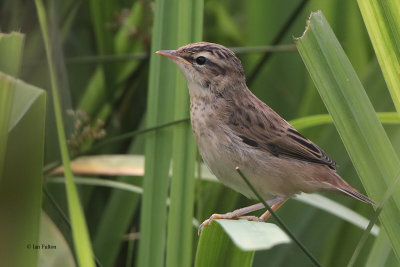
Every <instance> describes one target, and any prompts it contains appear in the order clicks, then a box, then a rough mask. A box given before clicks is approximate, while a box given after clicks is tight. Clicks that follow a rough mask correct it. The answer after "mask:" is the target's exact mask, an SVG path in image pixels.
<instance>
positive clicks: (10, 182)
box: [0, 73, 46, 266]
mask: <svg viewBox="0 0 400 267" xmlns="http://www.w3.org/2000/svg"><path fill="white" fill-rule="evenodd" d="M4 80H7V81H8V82H9V83H12V84H14V87H13V88H8V89H9V90H13V91H15V92H14V93H13V94H14V96H15V97H14V98H13V99H12V100H11V101H12V102H11V106H12V111H11V112H9V113H8V114H0V116H1V117H3V116H9V117H10V120H9V122H10V125H11V127H10V128H7V130H8V138H7V143H6V144H5V150H4V168H3V169H1V170H0V177H1V179H0V181H1V183H0V218H1V219H0V236H1V238H0V258H1V264H2V265H4V266H35V265H36V263H37V255H38V251H37V250H34V249H33V248H32V245H33V244H37V243H38V239H39V229H40V213H41V201H42V179H43V175H42V167H43V157H44V123H45V114H46V113H45V110H46V94H45V92H44V91H43V90H41V89H39V88H36V87H34V86H31V85H28V84H26V83H24V82H22V81H20V80H17V79H15V78H13V77H10V76H7V75H5V74H3V73H0V81H4ZM0 90H4V88H2V87H0ZM20 96H29V99H28V97H20ZM0 97H1V94H0ZM0 102H1V101H0ZM22 106H23V107H24V108H20V107H22ZM10 125H9V126H10ZM27 133H29V134H27Z"/></svg>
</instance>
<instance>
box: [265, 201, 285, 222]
mask: <svg viewBox="0 0 400 267" xmlns="http://www.w3.org/2000/svg"><path fill="white" fill-rule="evenodd" d="M286 200H287V199H285V200H283V201H281V202H279V203H276V204H274V205H272V206H271V209H272V210H273V211H276V210H277V209H279V208H280V207H281V206H282V205H283V204H284V203H285V202H286ZM269 217H271V213H270V212H269V211H268V210H267V211H266V212H264V213H263V215H261V216H260V218H259V220H260V221H263V222H266V221H267V220H268V219H269Z"/></svg>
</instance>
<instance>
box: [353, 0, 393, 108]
mask: <svg viewBox="0 0 400 267" xmlns="http://www.w3.org/2000/svg"><path fill="white" fill-rule="evenodd" d="M357 2H358V6H359V7H360V11H361V14H362V16H363V19H364V22H365V26H366V27H367V30H368V34H369V37H370V39H371V41H372V45H373V46H374V50H375V53H376V57H377V58H378V61H379V65H380V66H381V69H382V73H383V76H384V77H385V81H386V84H387V86H388V88H389V92H390V94H391V96H392V99H393V103H394V105H395V107H396V110H397V112H398V113H399V114H400V75H399V73H400V16H399V14H400V1H398V0H368V1H365V0H358V1H357Z"/></svg>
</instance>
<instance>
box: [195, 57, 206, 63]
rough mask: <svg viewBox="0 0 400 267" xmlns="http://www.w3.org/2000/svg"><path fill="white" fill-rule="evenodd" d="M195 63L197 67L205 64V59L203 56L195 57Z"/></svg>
mask: <svg viewBox="0 0 400 267" xmlns="http://www.w3.org/2000/svg"><path fill="white" fill-rule="evenodd" d="M196 63H197V64H199V65H204V63H206V58H205V57H203V56H200V57H197V58H196Z"/></svg>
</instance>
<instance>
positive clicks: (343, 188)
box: [328, 171, 376, 206]
mask: <svg viewBox="0 0 400 267" xmlns="http://www.w3.org/2000/svg"><path fill="white" fill-rule="evenodd" d="M329 178H330V179H329V181H328V183H329V184H330V187H331V189H335V190H338V191H340V192H342V193H344V194H346V195H348V196H351V197H353V198H355V199H358V200H360V201H362V202H365V203H369V204H372V205H374V206H376V203H375V202H374V201H373V200H372V199H370V198H368V197H366V196H364V195H363V194H361V193H360V192H358V191H357V189H355V188H354V187H352V186H351V185H350V184H349V183H348V182H346V181H345V180H344V179H343V178H342V177H340V175H339V174H338V173H337V172H334V171H332V172H331V173H330V177H329Z"/></svg>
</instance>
